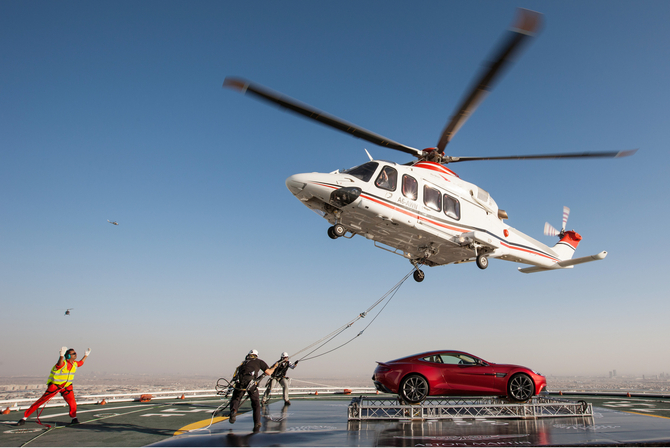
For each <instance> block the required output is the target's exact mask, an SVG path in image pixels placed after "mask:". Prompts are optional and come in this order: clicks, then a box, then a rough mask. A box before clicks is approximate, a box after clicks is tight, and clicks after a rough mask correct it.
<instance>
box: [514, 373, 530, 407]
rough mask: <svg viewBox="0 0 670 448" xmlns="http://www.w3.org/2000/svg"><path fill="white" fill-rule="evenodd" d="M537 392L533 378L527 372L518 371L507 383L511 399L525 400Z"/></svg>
mask: <svg viewBox="0 0 670 448" xmlns="http://www.w3.org/2000/svg"><path fill="white" fill-rule="evenodd" d="M534 393H535V384H533V380H532V379H531V378H530V377H529V376H528V375H526V374H525V373H517V374H516V375H513V376H512V378H510V379H509V383H507V394H508V397H509V398H510V399H511V400H514V401H521V402H525V401H528V400H530V399H531V398H532V397H533V395H534Z"/></svg>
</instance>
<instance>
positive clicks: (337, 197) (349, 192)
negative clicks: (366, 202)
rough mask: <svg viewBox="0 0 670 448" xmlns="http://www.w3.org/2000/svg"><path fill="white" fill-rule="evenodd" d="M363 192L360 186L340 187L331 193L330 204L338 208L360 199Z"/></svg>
mask: <svg viewBox="0 0 670 448" xmlns="http://www.w3.org/2000/svg"><path fill="white" fill-rule="evenodd" d="M362 192H363V190H361V189H360V188H359V187H342V188H339V189H337V190H335V191H333V192H332V193H331V194H330V204H331V205H333V206H335V207H337V208H343V207H346V206H347V205H349V204H352V203H353V202H354V201H355V200H356V199H358V198H359V197H360V195H361V193H362Z"/></svg>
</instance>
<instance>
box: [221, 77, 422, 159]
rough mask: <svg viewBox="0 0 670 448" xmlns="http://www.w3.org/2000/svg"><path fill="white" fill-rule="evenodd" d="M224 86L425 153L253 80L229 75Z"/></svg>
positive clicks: (381, 142)
mask: <svg viewBox="0 0 670 448" xmlns="http://www.w3.org/2000/svg"><path fill="white" fill-rule="evenodd" d="M223 87H228V88H231V89H234V90H238V91H240V92H242V93H243V94H246V93H251V94H253V95H255V96H256V97H258V98H260V99H262V100H265V101H268V102H270V103H275V104H278V105H279V106H281V107H285V108H286V109H289V110H291V111H293V112H296V113H298V114H300V115H303V116H305V117H307V118H311V119H312V120H316V121H318V122H319V123H322V124H325V125H326V126H330V127H331V128H335V129H337V130H339V131H342V132H346V133H347V134H351V135H353V136H354V137H357V138H362V139H363V140H367V141H369V142H370V143H374V144H375V145H379V146H383V147H385V148H391V149H395V150H398V151H402V152H405V153H407V154H412V155H413V156H416V157H420V156H422V155H423V151H421V150H418V149H416V148H412V147H411V146H406V145H403V144H402V143H398V142H395V141H393V140H391V139H388V138H386V137H383V136H381V135H378V134H375V133H373V132H370V131H368V130H366V129H363V128H361V127H359V126H356V125H354V124H351V123H347V122H346V121H344V120H341V119H339V118H337V117H333V116H332V115H328V114H325V113H324V112H321V111H320V110H317V109H314V108H313V107H311V106H308V105H306V104H303V103H300V102H299V101H297V100H294V99H293V98H289V97H287V96H284V95H282V94H280V93H278V92H274V91H272V90H270V89H267V88H265V87H262V86H260V85H258V84H252V83H251V82H249V81H247V80H245V79H241V78H234V77H230V76H228V77H226V79H225V80H224V81H223Z"/></svg>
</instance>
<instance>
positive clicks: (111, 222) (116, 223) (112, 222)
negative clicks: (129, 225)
mask: <svg viewBox="0 0 670 448" xmlns="http://www.w3.org/2000/svg"><path fill="white" fill-rule="evenodd" d="M107 222H108V223H110V224H114V225H115V226H118V225H119V223H118V222H116V221H110V220H109V219H108V220H107Z"/></svg>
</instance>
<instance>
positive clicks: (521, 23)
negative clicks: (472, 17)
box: [437, 8, 542, 154]
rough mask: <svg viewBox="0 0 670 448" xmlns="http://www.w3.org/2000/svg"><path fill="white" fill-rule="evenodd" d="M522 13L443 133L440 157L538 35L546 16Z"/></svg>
mask: <svg viewBox="0 0 670 448" xmlns="http://www.w3.org/2000/svg"><path fill="white" fill-rule="evenodd" d="M518 11H519V13H518V16H517V21H516V24H515V25H514V26H513V27H512V28H510V30H509V33H508V36H507V39H506V40H505V41H504V42H503V45H501V46H500V48H499V50H498V52H497V53H496V56H495V58H493V59H492V60H491V63H490V64H489V65H488V66H485V67H484V69H483V71H482V74H481V76H480V78H479V81H478V82H477V83H476V84H475V85H474V87H472V88H471V90H470V93H469V94H468V96H467V97H466V98H465V99H464V100H463V102H462V103H461V105H460V106H459V107H458V109H457V110H456V112H455V113H454V115H452V116H451V119H450V121H449V123H447V126H446V127H445V128H444V130H443V131H442V135H441V136H440V141H439V142H438V144H437V149H438V151H439V153H440V154H444V148H445V147H446V146H447V144H448V143H449V142H450V141H451V139H452V138H453V137H454V135H456V133H457V132H458V130H459V129H460V128H461V126H463V124H465V122H466V121H467V119H468V118H470V115H472V113H473V112H474V111H475V110H476V109H477V106H479V103H481V102H482V101H483V100H484V98H485V97H486V95H487V94H488V92H490V91H491V89H493V85H494V83H495V82H496V80H497V79H498V77H499V76H500V74H501V73H502V71H503V70H504V69H505V68H506V67H507V65H508V64H509V62H510V61H511V60H512V59H513V58H514V55H515V53H516V52H517V50H518V49H519V48H520V46H521V44H522V43H523V42H524V41H527V40H528V38H530V37H532V36H534V35H535V33H536V32H537V31H538V29H539V27H540V23H541V21H542V14H540V13H538V12H535V11H529V10H527V9H522V8H519V9H518Z"/></svg>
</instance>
